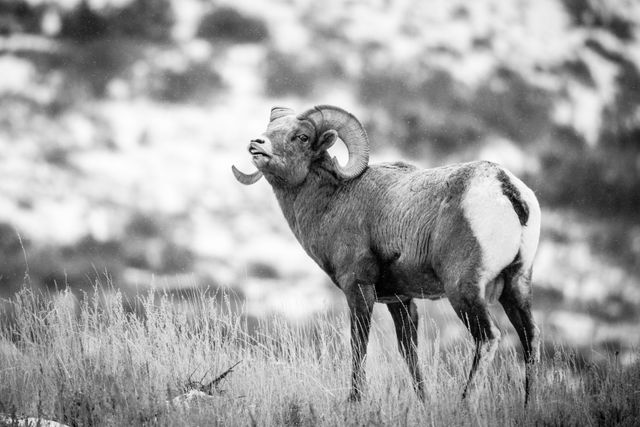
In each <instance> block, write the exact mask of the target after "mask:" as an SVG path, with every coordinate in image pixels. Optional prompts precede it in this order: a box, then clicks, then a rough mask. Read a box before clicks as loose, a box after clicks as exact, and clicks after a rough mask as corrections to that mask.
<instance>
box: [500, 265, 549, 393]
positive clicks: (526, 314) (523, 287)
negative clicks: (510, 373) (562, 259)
mask: <svg viewBox="0 0 640 427" xmlns="http://www.w3.org/2000/svg"><path fill="white" fill-rule="evenodd" d="M518 267H520V266H519V265H514V266H510V267H508V268H507V269H505V271H504V272H503V277H504V281H505V283H504V289H503V291H502V295H501V296H500V304H501V305H502V307H503V308H504V311H505V313H506V314H507V317H508V318H509V320H510V321H511V323H512V324H513V327H514V328H515V329H516V332H517V333H518V337H519V338H520V342H521V343H522V349H523V353H524V361H525V388H524V393H525V394H524V402H525V405H526V404H527V402H528V401H529V394H530V391H531V388H532V384H533V381H534V379H535V366H536V363H537V362H539V360H540V339H539V335H540V332H539V330H538V327H537V326H536V324H535V322H534V320H533V316H532V314H531V269H529V270H528V271H522V270H520V269H518Z"/></svg>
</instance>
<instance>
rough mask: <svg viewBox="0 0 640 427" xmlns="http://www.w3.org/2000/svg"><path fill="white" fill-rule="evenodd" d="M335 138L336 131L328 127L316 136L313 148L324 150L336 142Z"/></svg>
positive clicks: (336, 137) (336, 136) (336, 135)
mask: <svg viewBox="0 0 640 427" xmlns="http://www.w3.org/2000/svg"><path fill="white" fill-rule="evenodd" d="M336 139H338V132H336V131H335V130H333V129H329V130H328V131H325V132H324V133H323V134H322V135H320V136H319V137H318V140H317V141H316V143H315V144H314V145H315V148H316V150H317V151H326V150H328V149H329V147H331V146H332V145H333V144H334V143H335V142H336Z"/></svg>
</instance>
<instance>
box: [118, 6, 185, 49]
mask: <svg viewBox="0 0 640 427" xmlns="http://www.w3.org/2000/svg"><path fill="white" fill-rule="evenodd" d="M111 21H112V23H113V27H114V31H115V32H117V33H118V34H120V35H123V36H125V37H132V38H137V39H143V40H150V41H156V42H164V41H168V40H170V39H171V29H172V28H173V25H174V23H175V16H174V13H173V8H172V7H171V1H170V0H135V1H132V2H131V3H129V4H128V5H127V6H125V7H124V8H122V9H121V10H119V11H118V12H117V13H116V14H115V16H114V17H113V18H112V19H111Z"/></svg>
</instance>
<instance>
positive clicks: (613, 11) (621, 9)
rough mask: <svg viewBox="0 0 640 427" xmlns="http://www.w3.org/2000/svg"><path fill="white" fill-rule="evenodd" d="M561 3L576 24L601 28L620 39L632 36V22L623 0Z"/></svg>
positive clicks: (564, 1) (569, 0)
mask: <svg viewBox="0 0 640 427" xmlns="http://www.w3.org/2000/svg"><path fill="white" fill-rule="evenodd" d="M562 5H563V6H564V8H565V10H566V11H567V14H568V15H569V18H570V19H571V21H572V22H573V24H574V25H576V26H580V27H591V28H602V29H605V30H607V31H609V32H611V33H612V34H613V35H615V36H616V37H618V38H620V39H621V40H630V39H632V38H633V27H634V23H633V21H631V20H630V19H628V10H627V8H628V6H627V5H626V4H625V2H624V1H615V0H614V1H611V0H562Z"/></svg>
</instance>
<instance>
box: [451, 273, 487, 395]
mask: <svg viewBox="0 0 640 427" xmlns="http://www.w3.org/2000/svg"><path fill="white" fill-rule="evenodd" d="M483 287H484V283H483V282H482V280H481V279H480V277H479V275H478V274H474V273H470V274H469V275H468V276H466V277H462V278H461V279H460V280H459V281H458V282H457V285H456V286H455V287H454V288H451V289H450V290H448V292H447V296H448V298H449V301H450V302H451V305H452V306H453V309H454V310H455V312H456V314H457V315H458V317H460V319H461V320H462V322H463V323H464V324H465V326H466V327H467V329H468V330H469V332H471V336H472V337H473V340H474V342H475V345H476V349H475V353H474V356H473V361H472V363H471V369H470V371H469V378H468V379H467V384H466V386H465V388H464V392H463V394H462V398H463V399H468V400H470V401H472V402H474V401H475V400H476V399H477V397H478V393H479V392H480V391H481V389H482V388H483V386H484V383H485V382H486V379H487V371H488V369H489V366H490V365H491V362H492V361H493V357H494V355H495V352H496V349H497V348H498V343H499V342H500V330H499V329H498V327H497V326H496V324H495V322H494V320H493V318H492V316H491V314H490V313H489V309H488V307H487V303H486V301H485V300H484V298H483V294H484V292H483V291H482V289H483Z"/></svg>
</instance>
